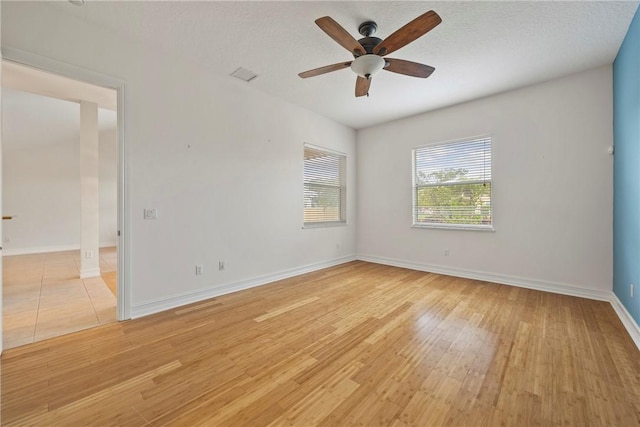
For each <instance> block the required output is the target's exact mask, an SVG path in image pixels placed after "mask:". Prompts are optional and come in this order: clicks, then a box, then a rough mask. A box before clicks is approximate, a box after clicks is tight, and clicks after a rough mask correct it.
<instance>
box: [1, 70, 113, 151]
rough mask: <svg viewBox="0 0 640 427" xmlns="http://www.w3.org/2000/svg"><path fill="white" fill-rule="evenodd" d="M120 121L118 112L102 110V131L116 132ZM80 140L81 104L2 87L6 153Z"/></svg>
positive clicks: (99, 124) (3, 144)
mask: <svg viewBox="0 0 640 427" xmlns="http://www.w3.org/2000/svg"><path fill="white" fill-rule="evenodd" d="M3 78H4V76H3ZM116 122H117V118H116V112H115V111H112V110H107V109H104V108H100V109H98V127H99V130H101V131H104V130H109V129H115V127H116ZM79 139H80V104H78V103H77V102H71V101H65V100H62V99H56V98H50V97H48V96H42V95H38V94H34V93H29V92H23V91H19V90H15V89H11V88H8V87H3V88H2V150H3V151H10V150H17V149H25V148H29V149H31V148H34V147H36V146H44V145H53V144H60V143H66V142H70V141H79ZM52 160H55V159H52Z"/></svg>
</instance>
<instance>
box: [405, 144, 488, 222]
mask: <svg viewBox="0 0 640 427" xmlns="http://www.w3.org/2000/svg"><path fill="white" fill-rule="evenodd" d="M413 171H414V173H413V183H414V188H413V190H414V191H413V225H414V226H427V227H443V228H470V229H483V228H484V229H492V227H493V225H492V224H493V218H492V215H493V213H492V208H491V138H490V137H482V138H474V139H468V140H463V141H455V142H448V143H442V144H434V145H429V146H426V147H420V148H416V149H414V150H413Z"/></svg>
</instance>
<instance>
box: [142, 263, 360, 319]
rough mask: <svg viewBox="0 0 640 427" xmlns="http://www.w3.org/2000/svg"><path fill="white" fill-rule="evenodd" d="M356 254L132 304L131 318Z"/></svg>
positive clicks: (280, 277) (264, 283)
mask: <svg viewBox="0 0 640 427" xmlns="http://www.w3.org/2000/svg"><path fill="white" fill-rule="evenodd" d="M355 259H356V257H355V256H354V255H349V256H344V257H340V258H335V259H331V260H328V261H322V262H318V263H314V264H307V265H303V266H301V267H296V268H291V269H288V270H281V271H278V272H275V273H271V274H266V275H264V276H259V277H254V278H251V279H248V280H241V281H239V282H234V283H228V284H224V285H222V286H216V287H215V288H208V289H201V290H199V291H195V292H189V293H186V294H182V295H176V296H173V297H169V298H164V299H160V300H155V301H147V302H144V303H142V304H137V305H133V306H131V318H132V319H135V318H138V317H142V316H147V315H149V314H153V313H158V312H161V311H164V310H170V309H173V308H176V307H180V306H183V305H186V304H192V303H194V302H198V301H202V300H206V299H209V298H214V297H217V296H220V295H225V294H229V293H231V292H237V291H241V290H244V289H249V288H254V287H256V286H261V285H266V284H267V283H272V282H275V281H278V280H282V279H287V278H289V277H294V276H299V275H301V274H305V273H310V272H312V271H316V270H321V269H323V268H328V267H333V266H335V265H339V264H344V263H346V262H350V261H355Z"/></svg>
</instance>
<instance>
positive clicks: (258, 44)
mask: <svg viewBox="0 0 640 427" xmlns="http://www.w3.org/2000/svg"><path fill="white" fill-rule="evenodd" d="M48 5H50V7H55V8H58V9H59V10H63V11H64V12H65V13H69V14H73V15H74V16H75V17H76V18H78V19H85V20H87V21H89V22H90V23H92V25H99V26H103V27H105V28H108V29H110V30H111V31H117V32H121V33H123V34H125V35H126V36H127V37H130V38H133V39H137V40H140V41H142V42H143V43H147V44H150V45H155V46H161V47H162V48H164V49H169V50H172V51H175V52H176V53H178V54H180V55H184V57H186V58H188V60H190V61H194V62H197V63H199V64H200V65H201V66H203V67H205V68H207V69H209V70H210V71H211V72H212V73H216V74H221V75H228V74H230V73H231V72H233V71H234V70H235V69H237V68H238V67H244V68H247V69H250V70H252V71H254V72H255V73H256V74H258V78H256V79H254V80H252V81H251V82H250V83H247V84H250V85H252V86H253V87H255V88H257V89H260V90H263V91H265V92H268V93H270V94H273V95H275V96H278V97H281V98H283V99H285V100H288V101H290V102H292V103H294V104H298V105H301V106H303V107H306V108H308V109H310V110H313V111H315V112H317V113H319V114H322V115H324V116H327V117H330V118H332V119H334V120H336V121H338V122H341V123H344V124H346V125H348V126H351V127H353V128H356V129H359V128H363V127H367V126H371V125H374V124H376V123H380V122H385V121H389V120H393V119H397V118H400V117H404V116H408V115H412V114H416V113H420V112H424V111H428V110H433V109H437V108H442V107H445V106H448V105H453V104H456V103H460V102H464V101H467V100H471V99H475V98H479V97H483V96H486V95H490V94H493V93H498V92H502V91H505V90H509V89H513V88H516V87H521V86H525V85H529V84H533V83H536V82H540V81H545V80H549V79H552V78H555V77H559V76H562V75H566V74H570V73H572V72H577V71H581V70H585V69H589V68H593V67H596V66H600V65H605V64H610V63H612V62H613V59H614V58H615V55H616V53H617V51H618V49H619V47H620V44H621V42H622V40H623V38H624V35H625V34H626V31H627V29H628V27H629V23H630V22H631V19H632V17H633V14H634V12H635V10H636V8H637V6H638V2H637V1H622V2H617V1H558V2H555V1H498V2H488V1H470V2H459V1H444V2H417V1H408V2H387V1H351V2H343V1H319V2H318V1H297V2H285V1H258V2H249V1H222V2H214V1H209V2H186V1H173V2H152V1H143V2H99V1H92V0H88V1H87V4H85V5H84V6H82V7H76V6H73V5H71V4H69V3H67V2H52V3H49V4H48ZM430 9H433V10H435V11H436V12H437V13H438V14H439V15H440V16H441V17H442V20H443V22H442V23H441V24H440V25H439V26H438V27H436V28H435V29H434V30H433V31H431V32H430V33H428V34H427V35H425V36H424V37H422V38H420V39H418V40H416V41H414V42H413V43H412V44H410V45H408V46H406V47H404V48H402V49H401V50H399V51H397V52H394V53H393V54H392V55H390V56H392V57H394V58H401V59H406V60H410V61H415V62H421V63H425V64H428V65H431V66H433V67H435V68H436V71H435V72H434V74H433V75H432V76H431V77H429V78H428V79H426V80H425V79H418V78H412V77H407V76H402V75H399V74H394V73H390V72H386V71H383V72H381V73H379V74H377V75H376V76H375V77H374V79H373V82H372V85H371V90H370V94H371V96H370V97H369V98H366V97H363V98H357V99H356V98H355V97H354V86H355V75H354V74H353V73H352V72H351V70H349V69H345V70H341V71H336V72H333V73H329V74H325V75H322V76H318V77H313V78H309V79H305V80H303V79H301V78H299V77H298V75H297V74H298V73H299V72H301V71H306V70H309V69H312V68H317V67H320V66H324V65H328V64H334V63H337V62H342V61H348V60H350V59H352V58H351V57H350V54H349V52H347V51H346V50H344V49H343V48H342V47H340V46H339V45H338V44H337V43H335V42H334V41H333V40H331V39H330V38H329V37H328V36H327V35H326V34H325V33H323V32H322V31H321V30H320V29H319V28H318V27H317V26H316V25H315V23H314V20H315V19H317V18H319V17H321V16H325V15H328V16H331V17H332V18H334V19H335V20H336V21H337V22H339V23H340V24H341V25H342V26H343V27H344V28H345V29H347V30H348V31H349V32H350V33H351V34H352V35H354V37H356V38H360V36H359V35H358V32H357V27H358V25H359V24H360V23H361V22H363V21H365V20H374V21H376V22H377V23H378V31H377V33H376V34H375V35H376V36H378V37H380V38H382V39H384V38H385V37H386V36H388V35H389V34H391V33H392V32H394V31H395V30H396V29H398V28H400V27H401V26H402V25H404V24H405V23H407V22H409V21H410V20H412V19H413V18H415V17H417V16H418V15H420V14H422V13H424V12H426V11H427V10H430ZM228 78H229V79H231V78H232V77H228Z"/></svg>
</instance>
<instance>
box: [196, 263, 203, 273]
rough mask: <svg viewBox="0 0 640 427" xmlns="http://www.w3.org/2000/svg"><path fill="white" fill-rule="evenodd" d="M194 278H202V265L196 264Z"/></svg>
mask: <svg viewBox="0 0 640 427" xmlns="http://www.w3.org/2000/svg"><path fill="white" fill-rule="evenodd" d="M196 276H202V265H200V264H196Z"/></svg>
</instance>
